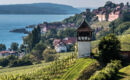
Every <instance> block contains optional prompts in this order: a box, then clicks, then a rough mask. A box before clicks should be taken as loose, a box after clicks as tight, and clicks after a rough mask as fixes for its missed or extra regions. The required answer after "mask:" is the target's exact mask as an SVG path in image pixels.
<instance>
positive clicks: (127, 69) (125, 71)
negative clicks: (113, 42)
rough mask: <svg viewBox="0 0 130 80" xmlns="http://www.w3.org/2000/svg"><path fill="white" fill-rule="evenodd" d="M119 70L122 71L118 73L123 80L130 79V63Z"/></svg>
mask: <svg viewBox="0 0 130 80" xmlns="http://www.w3.org/2000/svg"><path fill="white" fill-rule="evenodd" d="M119 72H120V73H119V74H118V75H119V77H118V78H120V79H121V80H129V79H130V75H129V74H130V65H128V66H126V67H124V68H122V69H120V70H119ZM124 74H125V75H124Z"/></svg>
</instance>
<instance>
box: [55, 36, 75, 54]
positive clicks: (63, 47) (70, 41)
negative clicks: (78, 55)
mask: <svg viewBox="0 0 130 80" xmlns="http://www.w3.org/2000/svg"><path fill="white" fill-rule="evenodd" d="M75 43H76V38H75V37H66V38H64V39H63V40H61V39H54V41H53V46H54V47H55V50H56V52H67V51H68V50H69V49H68V46H69V45H73V46H74V45H75Z"/></svg>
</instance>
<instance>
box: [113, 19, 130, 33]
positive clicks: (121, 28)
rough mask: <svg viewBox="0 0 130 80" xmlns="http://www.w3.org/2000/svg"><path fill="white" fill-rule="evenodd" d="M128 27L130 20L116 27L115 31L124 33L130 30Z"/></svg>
mask: <svg viewBox="0 0 130 80" xmlns="http://www.w3.org/2000/svg"><path fill="white" fill-rule="evenodd" d="M128 28H130V21H129V22H124V23H122V24H120V25H119V26H118V27H117V28H115V33H116V34H118V35H119V34H122V33H123V32H125V31H126V30H128Z"/></svg>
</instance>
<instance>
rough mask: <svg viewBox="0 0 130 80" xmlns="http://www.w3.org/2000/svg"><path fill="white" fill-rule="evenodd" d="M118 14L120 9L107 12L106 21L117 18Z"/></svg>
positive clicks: (119, 14)
mask: <svg viewBox="0 0 130 80" xmlns="http://www.w3.org/2000/svg"><path fill="white" fill-rule="evenodd" d="M120 16H121V12H120V10H117V11H116V10H115V11H112V12H111V13H110V14H109V17H108V21H114V20H116V19H118V18H119V17H120Z"/></svg>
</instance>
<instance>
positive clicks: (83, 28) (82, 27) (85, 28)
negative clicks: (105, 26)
mask: <svg viewBox="0 0 130 80" xmlns="http://www.w3.org/2000/svg"><path fill="white" fill-rule="evenodd" d="M77 31H91V32H92V31H93V30H92V29H91V27H90V26H89V24H88V23H87V21H86V20H85V19H84V21H83V22H82V24H81V25H80V27H79V28H78V29H77Z"/></svg>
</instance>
